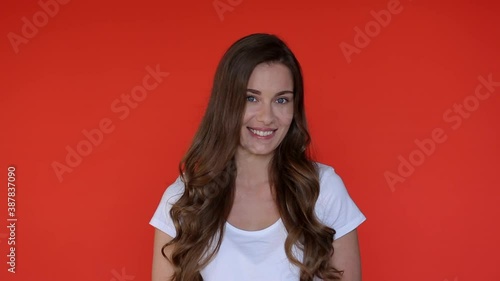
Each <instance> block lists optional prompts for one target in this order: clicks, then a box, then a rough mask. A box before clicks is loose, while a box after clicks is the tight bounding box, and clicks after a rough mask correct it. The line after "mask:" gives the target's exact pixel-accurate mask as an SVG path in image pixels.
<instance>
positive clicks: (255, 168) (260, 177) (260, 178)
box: [235, 151, 273, 183]
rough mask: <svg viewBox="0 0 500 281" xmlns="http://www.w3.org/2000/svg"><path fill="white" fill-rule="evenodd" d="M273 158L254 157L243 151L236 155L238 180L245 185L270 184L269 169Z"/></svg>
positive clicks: (267, 156)
mask: <svg viewBox="0 0 500 281" xmlns="http://www.w3.org/2000/svg"><path fill="white" fill-rule="evenodd" d="M272 157H273V155H272V154H269V155H254V154H249V153H248V152H243V151H240V152H239V153H236V155H235V161H236V167H237V168H238V174H237V180H238V181H240V182H245V183H261V182H268V181H269V174H268V167H269V163H270V162H271V158H272Z"/></svg>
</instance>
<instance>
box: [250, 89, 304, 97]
mask: <svg viewBox="0 0 500 281" xmlns="http://www.w3.org/2000/svg"><path fill="white" fill-rule="evenodd" d="M247 92H250V93H252V94H256V95H260V94H261V92H260V91H258V90H255V89H247ZM284 94H292V95H293V94H294V93H293V91H290V90H284V91H280V92H277V93H276V94H275V95H274V96H275V97H277V96H281V95H284Z"/></svg>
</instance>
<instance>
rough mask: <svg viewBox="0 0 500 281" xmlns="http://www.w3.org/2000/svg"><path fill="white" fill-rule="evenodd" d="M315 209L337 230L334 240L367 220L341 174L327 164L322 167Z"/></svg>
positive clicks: (320, 217)
mask: <svg viewBox="0 0 500 281" xmlns="http://www.w3.org/2000/svg"><path fill="white" fill-rule="evenodd" d="M320 165H321V164H320ZM315 210H316V214H317V216H318V218H319V219H320V220H321V221H322V222H323V223H324V224H326V225H327V226H329V227H331V228H333V229H334V230H335V231H336V233H335V235H334V240H336V239H338V238H340V237H342V236H344V235H345V234H347V233H349V232H351V231H352V230H354V229H356V228H357V227H358V226H359V225H360V224H361V223H363V222H364V221H365V220H366V217H365V216H364V214H363V213H362V212H361V211H360V210H359V208H358V206H357V205H356V204H355V203H354V201H353V200H352V198H351V197H350V196H349V193H348V191H347V189H346V187H345V185H344V182H343V181H342V179H341V178H340V176H339V175H338V174H337V173H336V172H335V170H334V169H333V168H332V167H330V166H326V165H322V166H321V168H320V195H319V197H318V201H317V202H316V208H315Z"/></svg>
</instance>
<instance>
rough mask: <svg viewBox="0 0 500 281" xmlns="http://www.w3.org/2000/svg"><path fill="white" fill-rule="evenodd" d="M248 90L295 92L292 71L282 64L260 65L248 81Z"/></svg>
mask: <svg viewBox="0 0 500 281" xmlns="http://www.w3.org/2000/svg"><path fill="white" fill-rule="evenodd" d="M248 88H249V89H255V90H259V91H261V92H271V93H274V92H279V91H283V90H290V91H293V78H292V73H291V71H290V69H289V68H288V67H287V66H285V65H284V64H281V63H261V64H258V65H257V66H256V67H255V68H254V70H253V71H252V74H251V75H250V79H249V80H248Z"/></svg>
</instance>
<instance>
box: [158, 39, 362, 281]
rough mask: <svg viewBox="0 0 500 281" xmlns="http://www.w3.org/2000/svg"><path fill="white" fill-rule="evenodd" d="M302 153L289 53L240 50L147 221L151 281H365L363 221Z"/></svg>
mask: <svg viewBox="0 0 500 281" xmlns="http://www.w3.org/2000/svg"><path fill="white" fill-rule="evenodd" d="M309 143H310V136H309V133H308V130H307V123H306V117H305V112H304V86H303V80H302V73H301V68H300V65H299V62H298V61H297V59H296V58H295V56H294V54H293V53H292V52H291V50H290V49H289V48H288V47H287V45H286V44H285V43H284V42H283V41H282V40H281V39H279V38H278V37H276V36H275V35H270V34H252V35H249V36H246V37H244V38H241V39H240V40H238V41H237V42H235V43H234V44H233V45H232V46H231V47H230V48H229V49H228V50H227V52H226V53H225V54H224V56H223V58H222V60H221V61H220V63H219V65H218V67H217V71H216V73H215V79H214V83H213V88H212V93H211V97H210V100H209V104H208V108H207V110H206V113H205V115H204V117H203V119H202V121H201V125H200V127H199V129H198V131H197V133H196V135H195V137H194V140H193V142H192V144H191V147H190V148H189V150H188V151H187V153H186V155H185V156H184V158H183V159H182V161H181V163H180V165H179V172H180V174H179V177H178V178H177V179H176V181H175V182H174V183H172V184H171V185H170V186H169V187H168V188H167V189H166V191H165V193H164V194H163V197H162V199H161V202H160V204H159V206H158V209H157V210H156V212H155V214H154V216H153V217H152V219H151V221H150V224H151V225H152V226H154V227H155V228H156V229H155V238H154V249H153V250H154V253H153V268H152V279H153V281H166V280H177V281H179V280H189V281H191V280H205V281H211V280H216V281H226V280H237V281H241V280H252V281H254V280H256V281H263V280H272V281H279V280H301V281H302V280H303V281H305V280H337V279H340V277H341V278H342V279H341V280H343V281H360V280H361V262H360V253H359V247H358V238H357V231H356V228H357V227H358V226H359V225H360V224H361V223H362V222H363V221H365V219H366V218H365V216H364V215H363V213H361V211H360V210H359V209H358V207H357V206H356V204H355V203H354V202H353V200H352V199H351V198H350V196H349V194H348V192H347V190H346V188H345V186H344V184H343V181H342V179H341V178H340V176H339V175H337V174H336V172H335V171H334V169H333V168H332V167H330V166H327V165H325V164H321V163H318V162H315V161H313V160H312V159H311V158H310V155H309V150H308V145H309Z"/></svg>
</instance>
